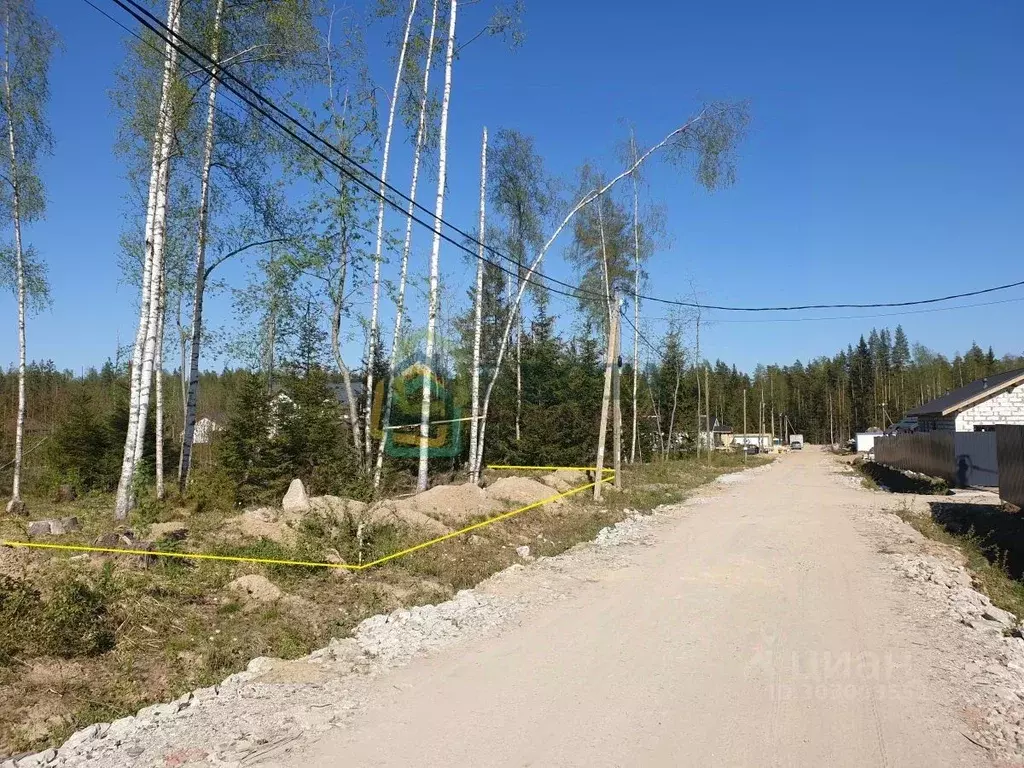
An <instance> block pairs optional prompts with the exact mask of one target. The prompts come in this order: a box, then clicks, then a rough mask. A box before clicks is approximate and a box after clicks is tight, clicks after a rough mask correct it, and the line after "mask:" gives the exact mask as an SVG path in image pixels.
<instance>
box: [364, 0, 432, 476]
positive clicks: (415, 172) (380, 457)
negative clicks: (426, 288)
mask: <svg viewBox="0 0 1024 768" xmlns="http://www.w3.org/2000/svg"><path fill="white" fill-rule="evenodd" d="M438 5H439V0H434V2H433V3H432V8H431V13H430V31H429V32H428V34H427V37H426V46H425V49H424V54H423V59H424V60H423V85H422V88H421V89H420V92H419V94H418V98H417V99H416V100H415V104H416V106H415V114H416V138H415V140H414V142H413V154H412V181H411V182H410V184H409V201H410V202H409V205H408V208H407V210H406V219H405V239H404V240H403V242H402V257H401V266H400V267H399V276H398V293H397V296H396V298H395V326H394V332H393V334H392V338H391V350H390V352H389V355H388V384H387V396H386V397H385V402H384V409H383V413H382V418H381V427H382V429H381V438H380V441H379V442H378V445H377V461H376V464H375V466H374V469H373V487H374V488H379V487H380V480H381V474H382V472H383V469H384V448H385V446H386V445H387V440H386V434H385V433H386V431H387V429H388V428H389V427H390V426H391V411H392V408H393V407H394V401H395V368H396V366H397V364H398V348H399V341H400V340H401V336H402V322H403V319H404V316H405V290H406V284H407V280H408V276H409V253H410V251H411V249H412V225H413V212H414V210H415V200H416V191H417V186H418V183H419V175H420V160H421V158H422V156H423V149H424V146H425V145H426V143H427V108H428V105H429V103H430V70H431V65H432V62H433V55H434V40H435V37H436V34H437V12H438Z"/></svg>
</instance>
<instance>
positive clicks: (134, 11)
mask: <svg viewBox="0 0 1024 768" xmlns="http://www.w3.org/2000/svg"><path fill="white" fill-rule="evenodd" d="M85 2H86V3H88V4H89V5H92V6H93V7H94V8H95V7H96V6H94V5H93V4H92V3H91V2H90V0H85ZM112 2H114V3H115V4H116V5H117V6H119V7H120V8H121V9H122V10H124V11H125V12H127V13H128V14H129V15H131V16H132V17H133V18H135V19H136V20H137V21H138V22H139V23H140V24H142V25H143V26H144V27H146V28H147V29H149V30H150V31H151V32H153V33H154V34H156V35H157V36H158V37H159V38H160V39H162V40H163V41H164V42H165V43H166V44H167V45H170V46H171V47H172V48H174V49H175V50H176V51H178V52H179V53H180V54H181V55H183V56H184V57H185V58H187V59H188V60H189V61H191V62H192V63H193V64H195V65H196V66H197V67H199V69H201V70H202V71H203V72H205V73H206V74H207V75H209V76H210V77H211V78H216V79H217V81H218V82H219V83H221V85H223V86H224V87H225V88H226V89H228V90H229V91H230V92H231V93H233V94H234V95H235V96H237V97H238V98H240V99H241V100H242V101H243V102H245V103H246V104H247V105H248V106H249V107H251V108H252V109H255V110H256V111H257V112H259V113H260V114H261V115H263V116H264V117H265V118H266V119H268V120H270V121H271V122H272V123H274V124H275V125H276V126H277V127H278V128H280V129H281V130H283V131H285V132H286V133H287V134H289V135H290V136H291V137H292V138H293V139H295V140H296V141H299V142H300V143H302V144H303V145H304V146H306V147H307V148H308V149H309V150H310V151H312V152H314V153H315V154H316V155H317V156H318V157H320V158H321V159H323V160H324V161H325V162H327V163H328V164H330V165H331V166H332V167H334V168H336V169H337V170H338V171H339V172H341V173H343V174H345V175H346V176H347V177H349V178H350V179H352V180H353V181H354V182H356V183H357V184H359V185H360V186H361V187H363V188H364V189H365V190H367V191H368V192H369V193H370V194H372V195H374V196H376V197H378V198H379V199H381V200H383V201H384V202H385V203H387V204H389V205H391V206H392V207H394V208H395V209H397V210H399V211H400V212H401V213H403V214H404V215H405V216H407V217H409V218H412V220H413V221H415V222H416V223H417V224H420V225H421V226H423V227H426V228H427V229H428V230H430V231H431V232H432V233H434V234H436V235H438V236H439V237H441V238H442V239H444V240H445V241H446V242H448V243H450V244H452V245H454V246H455V247H457V248H459V249H461V250H463V251H465V252H467V253H469V254H470V255H471V256H474V257H475V258H478V259H481V260H483V261H486V262H488V263H490V264H492V265H493V266H496V267H498V268H499V269H501V270H502V271H503V272H505V273H506V274H511V275H514V276H518V275H519V270H520V269H521V268H522V264H521V263H520V262H519V261H517V260H515V259H513V258H511V257H510V256H507V255H505V254H503V253H501V252H500V251H498V250H496V249H495V248H493V247H491V246H488V245H486V244H484V243H481V242H480V241H479V240H478V239H476V238H475V237H473V236H472V235H470V234H469V233H467V232H465V231H464V230H462V229H460V228H459V227H456V226H455V225H453V224H451V223H450V222H448V221H446V220H445V219H443V218H442V219H437V218H436V217H434V216H433V214H432V213H431V212H430V211H429V210H428V209H427V208H425V207H424V206H423V205H421V204H420V203H418V202H416V201H415V200H413V199H411V198H409V197H408V196H407V195H405V194H404V193H402V192H401V191H400V190H398V189H396V188H395V187H394V186H392V185H391V184H389V183H388V182H386V181H384V180H383V179H381V178H380V177H378V176H377V175H376V174H374V173H373V172H372V171H370V170H369V169H367V168H366V167H365V166H363V165H362V164H360V163H359V162H358V161H357V160H355V159H354V158H352V157H350V156H349V155H348V154H347V153H345V152H344V151H342V150H340V149H339V148H338V147H335V146H334V145H333V144H331V143H330V142H329V141H328V140H327V139H325V138H324V137H323V136H321V135H320V134H319V133H317V132H316V131H314V130H313V129H312V128H310V127H309V126H307V125H305V124H304V123H303V122H302V121H300V120H299V119H297V118H296V117H294V116H293V115H291V114H290V113H289V112H287V111H286V110H284V109H282V108H281V107H280V106H278V105H277V104H275V103H274V102H273V101H272V100H271V99H269V98H268V97H266V96H264V95H263V94H262V93H260V92H259V91H257V90H256V89H255V88H253V87H252V86H250V85H249V84H248V83H246V82H245V81H244V80H242V79H241V78H239V77H237V76H236V75H234V74H233V73H231V72H228V71H226V70H223V69H219V68H218V66H217V62H216V61H215V60H214V59H212V58H211V57H210V56H209V55H208V54H207V53H206V52H205V51H203V50H202V49H201V48H199V47H198V46H196V45H195V44H194V43H192V42H191V41H189V40H188V39H187V38H186V37H185V36H183V35H181V34H180V33H179V32H174V31H173V30H171V29H170V28H169V27H167V25H166V24H165V23H164V22H163V21H162V20H160V19H159V18H158V17H156V16H155V15H154V14H153V13H151V12H150V11H149V10H148V9H147V8H145V7H143V6H141V5H140V4H139V3H137V2H136V1H135V0H112ZM97 10H98V9H97ZM157 27H159V29H158V28H157ZM161 29H162V30H164V31H165V32H166V34H165V33H164V32H161ZM168 35H170V36H172V37H174V38H177V39H178V40H181V41H182V42H183V43H184V45H185V46H187V47H188V48H190V49H192V50H193V51H195V53H196V54H197V55H198V56H201V57H202V58H203V59H205V60H206V61H207V62H209V66H207V65H206V64H204V63H203V62H201V61H199V60H197V59H196V57H195V55H192V54H190V53H188V52H186V51H184V50H183V49H182V45H181V44H178V43H175V42H174V41H173V40H172V39H171V37H168ZM225 78H228V79H230V80H231V81H233V82H234V83H237V84H238V86H239V87H241V88H242V89H244V90H246V91H247V92H249V93H251V94H252V95H253V96H255V97H256V98H257V99H259V100H260V101H261V102H263V104H266V105H267V106H266V107H263V106H261V105H259V104H254V103H253V102H252V101H251V100H250V99H249V98H247V97H245V96H243V95H242V94H241V93H239V91H238V89H237V88H236V87H235V86H233V85H232V84H231V83H229V82H226V81H225ZM268 108H269V110H270V111H272V112H274V113H276V114H279V115H281V117H283V118H284V119H285V120H287V121H288V122H289V123H291V124H293V125H295V126H296V127H298V128H299V129H300V130H301V131H302V132H304V133H305V134H307V135H309V136H310V137H312V138H313V139H315V140H316V141H318V142H319V143H321V144H323V145H324V146H325V147H327V148H328V149H329V150H330V151H331V152H333V153H334V154H336V155H338V156H340V157H342V158H343V159H344V160H345V161H346V162H347V163H349V164H351V165H353V166H355V167H356V168H357V169H359V170H360V171H361V172H362V173H364V174H365V175H366V176H368V177H370V178H371V179H372V180H375V181H377V183H378V185H379V186H380V187H381V188H383V189H386V190H388V191H390V192H392V193H393V194H395V195H397V196H398V197H399V198H401V199H403V200H405V201H406V202H408V203H409V204H410V205H412V206H413V207H415V208H417V209H419V210H421V211H424V212H425V213H427V214H429V215H431V217H432V218H434V219H435V221H437V222H439V224H440V225H441V226H442V227H443V226H447V227H448V228H449V229H451V230H452V231H454V232H456V233H458V234H459V235H462V236H463V237H464V238H465V239H466V240H468V241H469V242H471V243H473V244H475V245H477V246H479V247H481V248H483V249H484V250H486V251H488V252H490V253H493V254H495V255H497V256H499V257H500V258H502V259H504V260H506V261H508V262H510V263H512V264H515V265H516V267H517V271H516V272H515V273H513V272H511V271H510V270H508V269H506V268H505V267H503V266H502V265H500V264H496V263H495V262H493V261H489V260H488V259H484V258H483V257H482V256H481V255H480V254H479V253H475V252H474V251H473V250H472V249H470V248H469V247H467V246H465V245H464V244H462V243H459V242H458V241H457V240H455V239H454V238H453V237H451V236H449V235H447V234H445V233H444V232H442V231H440V229H439V228H435V226H434V225H432V224H429V223H427V222H425V221H423V220H422V219H420V218H418V217H417V216H415V215H413V214H411V213H409V212H408V211H404V210H402V208H401V206H399V205H398V204H397V203H396V202H395V201H393V200H391V199H390V198H389V197H387V195H385V194H383V193H382V192H381V191H380V190H379V189H374V188H373V187H372V186H371V185H370V184H368V183H367V182H366V181H364V180H363V179H361V178H358V177H357V176H356V174H355V173H353V172H352V171H351V170H350V169H348V168H344V167H342V166H341V165H339V164H338V163H336V162H335V161H333V160H331V159H330V158H329V157H327V156H326V155H324V153H323V152H322V151H321V150H319V149H317V148H316V147H314V146H313V145H312V144H310V143H309V141H307V140H305V139H303V138H302V137H301V136H299V135H297V134H296V133H295V132H294V131H292V130H290V129H289V128H288V127H287V126H285V125H283V124H282V123H281V121H280V120H278V119H277V118H275V117H274V116H273V115H272V114H270V113H269V112H268ZM544 279H546V280H548V281H549V282H553V283H556V284H558V285H561V286H563V287H566V288H569V289H570V290H571V291H572V292H573V294H572V295H574V296H576V297H578V296H581V295H590V296H595V297H600V298H605V297H604V296H603V295H602V294H598V293H597V292H595V291H586V290H583V289H581V288H579V287H578V286H574V285H572V284H570V283H567V282H564V281H562V280H558V279H557V278H552V277H550V276H544ZM1019 286H1024V280H1021V281H1017V282H1013V283H1007V284H1004V285H998V286H994V287H991V288H984V289H980V290H976V291H968V292H963V293H956V294H950V295H947V296H939V297H934V298H928V299H918V300H913V301H899V302H873V303H834V304H826V303H820V304H801V305H791V306H763V307H738V306H726V305H715V304H702V303H699V302H692V301H682V300H678V299H665V298H662V297H658V296H647V295H643V294H641V295H638V296H637V298H639V299H642V300H644V301H651V302H656V303H660V304H666V305H670V306H681V307H690V308H696V309H712V310H718V311H722V312H794V311H800V310H808V309H881V308H888V307H910V306H920V305H925V304H936V303H941V302H945V301H952V300H954V299H960V298H968V297H971V296H980V295H983V294H987V293H993V292H996V291H1002V290H1007V289H1009V288H1016V287H1019ZM546 287H548V289H549V290H551V289H550V287H549V286H546Z"/></svg>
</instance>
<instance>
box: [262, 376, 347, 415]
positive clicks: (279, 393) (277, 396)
mask: <svg viewBox="0 0 1024 768" xmlns="http://www.w3.org/2000/svg"><path fill="white" fill-rule="evenodd" d="M327 388H328V389H329V390H330V391H331V394H333V395H334V398H335V400H337V401H338V405H339V406H340V407H341V418H342V419H344V420H345V421H346V422H347V421H350V418H349V399H348V390H347V389H346V388H345V385H344V384H328V385H327ZM365 391H366V386H365V385H364V384H363V382H361V381H353V382H352V397H354V398H355V401H356V408H357V409H358V408H359V404H360V403H361V402H362V399H363V393H364V392H365ZM293 402H294V400H292V398H291V396H290V395H289V394H288V393H287V392H286V391H285V390H284V388H283V387H281V386H280V385H278V386H276V387H274V395H273V398H272V403H273V407H274V410H275V413H276V411H277V409H278V408H280V406H281V405H284V404H285V403H288V404H292V403H293Z"/></svg>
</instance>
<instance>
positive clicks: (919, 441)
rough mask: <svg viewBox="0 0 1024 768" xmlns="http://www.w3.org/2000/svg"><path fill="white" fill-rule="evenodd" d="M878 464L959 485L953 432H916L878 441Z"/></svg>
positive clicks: (876, 458) (876, 443)
mask: <svg viewBox="0 0 1024 768" xmlns="http://www.w3.org/2000/svg"><path fill="white" fill-rule="evenodd" d="M875 461H877V462H878V463H879V464H885V465H886V466H889V467H894V468H895V469H903V470H906V471H909V472H920V473H921V474H924V475H929V476H930V477H941V478H942V479H943V480H945V481H946V482H948V483H956V446H955V441H954V439H953V433H952V432H920V433H917V432H915V433H911V434H905V435H891V436H889V437H879V438H876V439H875Z"/></svg>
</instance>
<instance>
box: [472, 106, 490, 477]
mask: <svg viewBox="0 0 1024 768" xmlns="http://www.w3.org/2000/svg"><path fill="white" fill-rule="evenodd" d="M478 233H479V234H478V237H479V238H480V248H479V251H478V252H477V257H478V258H477V262H476V285H475V289H474V292H473V371H472V374H471V377H472V382H471V384H470V387H471V390H472V391H471V395H470V396H471V398H472V410H471V413H470V417H471V418H472V421H470V422H469V455H470V456H476V442H477V437H478V435H479V424H478V423H477V422H478V421H479V419H480V343H481V341H482V336H483V307H484V262H485V256H486V251H487V246H486V239H487V127H486V126H484V134H483V140H482V141H481V142H480V223H479V229H478ZM475 469H476V468H475V467H474V466H472V463H471V466H470V470H469V480H470V482H472V483H476V482H478V480H479V477H478V476H477V473H476V471H475Z"/></svg>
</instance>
